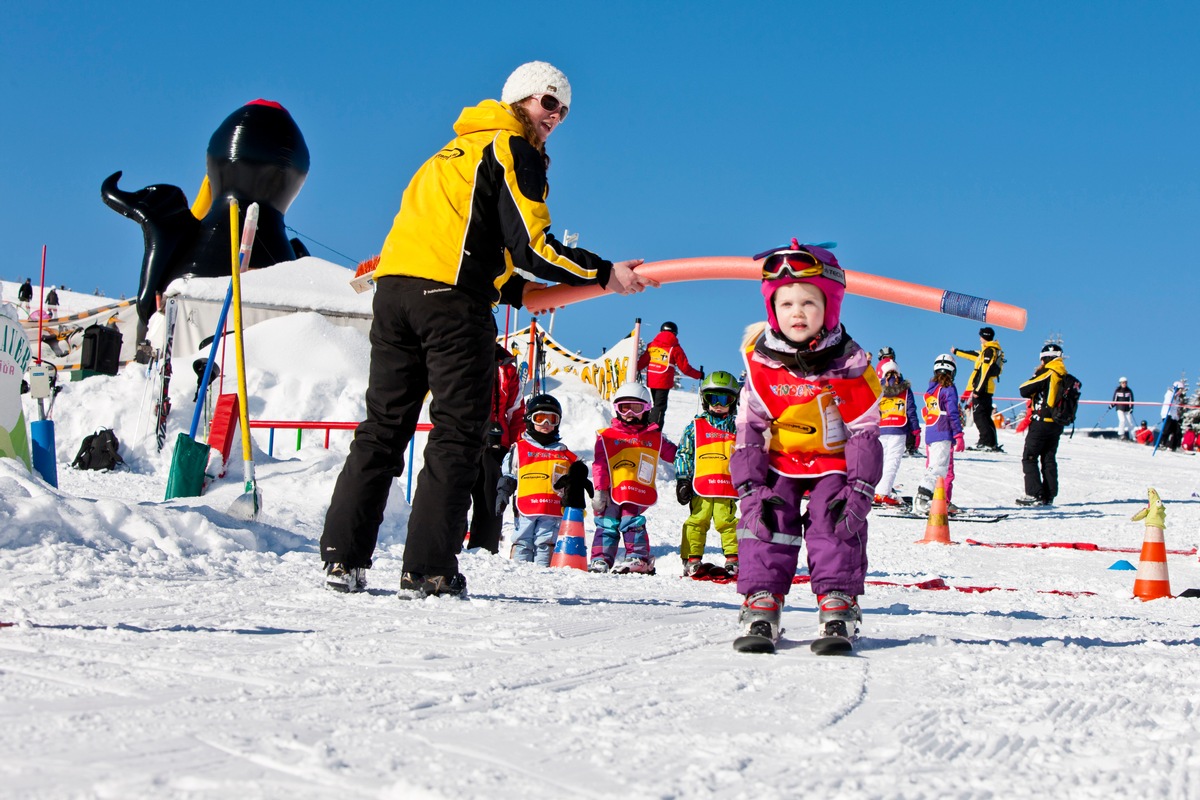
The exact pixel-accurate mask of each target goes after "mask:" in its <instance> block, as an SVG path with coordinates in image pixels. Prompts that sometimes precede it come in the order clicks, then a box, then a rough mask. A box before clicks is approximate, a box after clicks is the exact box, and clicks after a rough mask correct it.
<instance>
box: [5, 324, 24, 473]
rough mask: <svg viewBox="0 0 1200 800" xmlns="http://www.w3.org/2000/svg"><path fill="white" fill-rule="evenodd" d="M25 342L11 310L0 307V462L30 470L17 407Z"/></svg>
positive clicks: (20, 405) (21, 408)
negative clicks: (9, 461) (13, 461)
mask: <svg viewBox="0 0 1200 800" xmlns="http://www.w3.org/2000/svg"><path fill="white" fill-rule="evenodd" d="M30 356H31V351H30V350H29V338H28V337H27V336H26V335H25V331H23V330H22V329H21V323H20V322H19V321H18V320H17V314H16V311H15V309H13V307H12V306H11V305H10V304H8V303H5V304H4V305H3V306H0V458H15V459H17V460H18V461H20V462H21V463H23V464H24V465H25V468H26V469H32V465H31V462H30V458H29V431H28V429H27V428H26V427H25V409H24V407H23V406H22V404H21V380H22V379H23V378H24V376H25V368H26V367H27V366H29V358H30Z"/></svg>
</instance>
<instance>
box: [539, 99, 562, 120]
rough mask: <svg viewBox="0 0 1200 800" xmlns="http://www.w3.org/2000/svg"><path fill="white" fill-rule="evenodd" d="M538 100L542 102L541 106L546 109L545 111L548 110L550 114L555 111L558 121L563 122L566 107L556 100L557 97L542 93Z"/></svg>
mask: <svg viewBox="0 0 1200 800" xmlns="http://www.w3.org/2000/svg"><path fill="white" fill-rule="evenodd" d="M538 102H539V103H541V104H542V108H544V109H546V111H548V112H550V113H551V114H553V113H554V112H555V111H557V112H558V120H559V122H563V121H565V120H566V119H567V107H566V106H564V105H563V104H562V103H560V102H558V98H557V97H555V96H554V95H552V94H544V95H542V96H541V97H539V98H538Z"/></svg>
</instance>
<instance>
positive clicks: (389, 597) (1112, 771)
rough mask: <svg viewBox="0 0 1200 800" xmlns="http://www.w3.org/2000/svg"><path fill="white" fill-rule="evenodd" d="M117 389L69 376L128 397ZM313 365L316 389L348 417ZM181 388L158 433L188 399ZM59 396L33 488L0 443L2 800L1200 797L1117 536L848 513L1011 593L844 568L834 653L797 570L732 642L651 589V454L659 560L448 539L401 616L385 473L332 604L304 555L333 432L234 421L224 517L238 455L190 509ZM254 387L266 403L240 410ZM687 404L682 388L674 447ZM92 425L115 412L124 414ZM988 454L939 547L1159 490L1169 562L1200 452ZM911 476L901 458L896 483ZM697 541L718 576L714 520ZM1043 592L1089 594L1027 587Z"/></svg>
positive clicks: (1190, 661)
mask: <svg viewBox="0 0 1200 800" xmlns="http://www.w3.org/2000/svg"><path fill="white" fill-rule="evenodd" d="M307 324H310V325H318V324H319V323H317V322H311V321H310V322H309V323H307ZM268 325H270V323H263V324H262V325H260V326H256V327H255V328H254V329H251V330H250V331H248V336H250V335H251V334H255V333H260V334H261V333H263V331H262V330H261V329H262V328H264V327H265V326H268ZM288 335H289V337H294V336H295V333H294V331H289V333H288ZM310 338H311V337H310ZM180 372H181V373H182V370H181V371H180ZM135 378H136V376H130V375H125V374H123V375H122V376H118V377H116V378H112V379H107V378H93V379H89V382H91V381H98V382H99V383H97V384H96V386H95V389H96V394H97V396H105V395H106V393H107V394H108V395H111V396H112V397H113V398H114V401H113V402H114V403H115V402H116V401H117V399H119V398H120V397H122V396H125V397H134V398H135V400H134V401H132V402H133V403H134V404H136V402H137V401H136V398H137V397H139V396H140V391H141V385H140V384H139V383H138V381H137V380H136V379H135ZM142 380H144V376H143V378H142ZM263 383H274V384H275V385H278V386H280V387H287V388H281V389H279V391H280V392H287V393H295V391H296V387H295V386H294V385H293V383H294V382H289V381H285V380H275V381H270V380H264V381H263ZM334 383H335V384H336V385H331V386H328V387H326V386H325V385H324V384H318V385H315V386H312V387H308V388H307V389H306V390H307V391H309V392H310V394H314V395H315V396H316V399H315V400H314V399H312V398H310V400H309V401H310V402H316V401H317V400H319V399H320V397H321V396H322V392H325V393H328V394H329V395H330V396H331V397H336V398H338V399H337V400H332V399H331V400H330V401H329V402H330V403H336V402H345V400H344V397H343V395H344V393H345V392H346V391H349V390H347V389H346V387H345V386H344V383H345V381H344V380H342V379H340V378H339V379H337V381H335V382H334ZM175 388H178V391H179V392H180V394H179V396H178V397H176V398H175V400H176V410H175V412H174V413H173V417H172V420H173V425H176V426H178V425H180V424H183V423H180V422H179V420H180V419H184V420H186V418H188V417H190V393H191V390H192V388H194V387H193V386H191V385H188V381H186V380H179V381H173V389H175ZM353 391H356V392H358V393H359V394H361V386H359V387H354V388H353ZM557 391H559V392H567V391H568V390H565V389H560V390H557ZM68 399H69V398H68V397H67V396H66V395H64V396H63V398H61V399H60V401H59V402H60V404H61V405H60V418H59V420H58V442H59V460H60V472H59V480H60V486H61V489H60V490H52V489H49V488H47V487H46V486H45V485H44V484H42V483H40V482H37V481H34V480H31V479H30V478H29V477H28V476H27V475H26V474H25V473H24V470H23V469H21V468H20V467H18V466H16V465H15V464H14V463H13V462H11V461H0V573H2V574H3V575H4V581H3V582H2V583H0V620H3V621H5V622H16V623H17V624H16V625H15V626H14V627H8V628H4V629H2V630H0V686H3V688H4V691H3V693H2V694H0V751H2V752H4V753H5V754H6V758H4V759H2V760H0V796H6V797H7V796H11V797H97V798H110V797H111V798H117V797H121V798H124V797H189V798H190V797H225V796H230V795H234V794H236V795H238V796H247V797H268V798H289V799H291V798H300V797H328V796H329V795H330V794H331V793H334V794H339V795H353V796H364V797H380V798H418V800H420V799H421V798H447V799H449V798H455V799H457V798H541V797H546V798H562V797H580V798H609V797H621V798H623V799H624V798H631V799H636V798H661V799H663V800H666V799H669V798H722V799H726V798H727V799H728V800H739V799H741V798H746V799H747V800H750V799H753V800H769V799H770V798H791V797H796V796H800V795H810V796H812V797H821V798H863V797H867V798H906V799H907V798H938V799H939V800H945V799H947V798H954V799H957V798H964V799H965V798H1008V797H1041V796H1047V797H1066V798H1113V797H1131V798H1132V797H1164V798H1192V797H1197V796H1200V752H1198V751H1197V745H1196V742H1197V741H1198V740H1200V739H1198V736H1197V734H1198V733H1200V723H1198V722H1197V720H1198V719H1200V714H1198V713H1197V712H1198V711H1200V678H1198V677H1197V670H1196V669H1195V664H1196V661H1197V654H1198V651H1200V632H1198V631H1197V628H1196V619H1197V612H1198V611H1200V604H1194V603H1191V602H1190V601H1188V600H1184V599H1177V600H1159V601H1155V602H1152V603H1142V602H1140V601H1137V600H1133V599H1131V598H1130V590H1131V587H1132V583H1133V578H1134V573H1133V572H1128V571H1125V572H1122V571H1112V570H1109V569H1108V567H1109V566H1110V565H1111V564H1112V563H1113V562H1114V561H1116V560H1118V559H1120V558H1122V557H1123V556H1122V555H1121V554H1114V553H1103V552H1082V551H1067V550H1022V549H995V548H983V547H969V546H966V545H962V544H959V545H956V546H952V547H941V546H932V545H917V544H914V542H915V541H916V540H918V539H920V538H921V537H922V535H923V531H924V526H923V523H922V522H921V521H913V520H905V519H893V518H882V517H874V518H872V520H871V545H870V555H871V574H870V576H869V578H870V579H873V580H883V581H892V582H896V583H915V582H918V581H923V580H928V579H931V578H935V577H936V578H942V579H943V580H945V581H946V583H947V584H949V585H951V586H999V587H1004V588H1006V589H1014V590H1015V591H1004V590H998V591H991V592H986V593H963V592H958V591H953V590H950V591H923V590H918V589H911V588H903V587H899V586H871V587H869V588H868V592H867V594H866V595H865V596H864V598H863V609H864V615H865V617H864V625H863V631H862V634H863V636H862V639H861V640H860V643H859V647H858V649H857V651H856V653H855V654H854V655H852V656H849V657H825V658H820V657H816V656H813V655H812V654H811V653H810V652H809V649H808V643H809V642H810V641H811V639H812V637H813V635H814V634H815V628H816V608H815V601H814V599H813V597H812V595H811V594H810V592H809V589H808V587H807V586H804V585H797V586H795V587H793V592H792V593H791V595H790V596H789V598H788V600H787V604H786V607H785V611H784V619H783V624H784V628H785V633H784V639H783V641H782V642H781V646H780V650H779V652H778V653H777V654H776V655H774V656H752V655H744V654H737V653H734V652H733V650H732V648H731V646H730V643H731V641H732V638H733V636H734V635H735V628H736V617H737V608H738V605H739V603H740V597H739V595H737V593H736V590H735V587H734V586H733V585H722V584H715V583H711V582H700V581H691V580H685V579H681V578H679V577H678V574H679V568H680V563H679V559H678V555H677V550H676V548H677V547H678V541H679V530H680V525H681V524H682V522H683V519H684V516H685V514H684V510H683V509H682V508H681V507H680V506H678V505H676V504H675V503H674V500H673V497H674V481H673V474H672V471H671V470H670V469H664V470H662V471H661V472H660V479H661V480H660V484H659V491H660V495H661V496H662V498H663V499H662V502H661V503H660V504H659V505H658V506H656V507H655V508H654V509H652V510H651V512H650V514H649V518H650V531H651V536H652V544H653V548H654V553H655V554H656V555H657V557H658V574H657V575H655V576H637V575H629V576H614V575H590V574H586V573H580V572H575V571H568V570H552V571H547V570H542V569H538V568H535V567H533V566H532V565H524V564H514V563H512V562H510V561H508V560H507V559H504V558H499V557H494V556H490V555H488V554H486V553H468V554H465V555H464V556H463V557H462V568H463V572H464V573H466V575H467V576H468V580H469V589H470V597H469V598H468V599H466V600H461V599H443V598H432V599H425V600H413V601H406V602H401V601H399V600H397V598H396V594H395V589H396V587H397V586H398V584H399V578H400V557H401V553H402V550H403V540H404V528H405V523H406V520H407V506H406V504H405V502H404V499H403V497H404V493H403V479H402V480H401V481H400V482H398V483H397V487H396V489H395V491H394V492H393V497H392V500H391V503H390V505H389V508H388V516H387V520H386V521H385V524H384V527H383V529H382V531H381V539H380V549H379V551H378V553H377V561H376V565H375V568H374V569H372V570H371V571H370V573H369V579H370V582H371V585H370V591H369V592H367V593H364V594H360V595H339V594H335V593H333V592H328V591H326V590H324V589H323V588H322V587H321V578H320V573H319V569H318V563H317V562H318V557H317V555H316V541H317V539H318V537H319V535H320V529H321V524H322V521H323V515H324V508H325V505H326V503H327V502H328V497H329V495H330V493H331V491H332V486H333V482H334V480H335V479H336V477H337V474H338V472H339V470H340V467H341V462H342V459H343V458H344V454H345V448H346V443H347V442H348V435H347V436H344V437H342V438H340V439H339V438H337V437H336V436H335V438H334V443H333V449H331V450H330V451H325V450H323V449H320V448H319V447H318V446H315V445H314V446H310V447H307V448H306V449H304V450H301V451H299V452H298V453H297V452H294V451H292V450H291V445H289V446H287V447H281V446H280V444H279V440H278V439H277V441H276V452H275V456H274V458H268V457H267V456H266V455H265V452H263V450H262V449H259V448H265V444H264V440H263V439H261V438H259V436H260V434H259V433H258V432H256V434H255V436H256V439H255V441H256V462H257V474H258V483H259V486H260V487H261V488H262V490H263V494H264V510H263V515H262V517H261V518H260V519H259V520H258V521H255V522H251V523H243V522H239V521H237V520H234V519H233V518H231V517H230V516H228V515H227V514H226V513H225V509H227V508H228V507H229V504H230V503H231V502H232V501H233V500H234V498H236V497H237V496H238V495H239V494H240V493H241V492H242V491H243V486H242V482H241V478H240V469H239V466H240V465H237V464H236V463H235V464H232V465H231V467H230V474H227V475H226V477H225V478H223V479H221V480H219V481H217V482H216V483H215V484H214V485H213V487H212V488H211V489H210V490H209V492H208V493H207V494H206V495H205V496H204V497H203V498H193V499H186V500H173V501H169V502H163V501H161V499H160V498H161V496H162V491H163V487H164V486H165V477H166V469H167V466H168V465H169V448H168V452H166V453H163V454H158V453H155V452H154V450H153V444H152V442H153V437H152V436H150V437H149V440H148V441H147V440H145V439H143V440H142V441H140V442H139V441H132V440H133V439H135V438H136V437H133V436H131V437H130V438H131V441H130V442H129V443H128V452H127V454H126V457H127V460H128V461H129V462H130V465H131V469H130V470H127V471H119V472H116V473H111V474H107V473H86V472H85V473H80V472H76V471H73V470H69V469H67V468H66V467H65V464H64V463H63V460H64V459H66V461H69V460H70V458H71V457H72V456H73V455H74V452H73V451H74V448H75V447H76V446H77V443H78V441H79V439H80V438H82V435H83V434H84V433H87V432H90V429H91V428H93V427H94V426H95V417H96V413H95V411H94V409H93V411H92V413H91V415H90V416H86V417H85V415H84V413H83V411H82V410H74V411H73V410H72V406H71V404H70V403H69V402H67V400H68ZM572 400H573V401H574V402H573V407H575V408H582V409H587V408H589V407H590V408H595V409H597V412H596V415H593V416H591V417H587V418H584V419H580V420H578V421H574V422H571V423H570V428H569V429H568V430H566V431H565V434H566V437H565V438H566V439H567V440H568V442H569V443H571V444H572V446H573V447H576V448H577V449H582V448H583V447H584V445H585V443H586V442H587V441H589V439H590V436H591V435H592V434H591V433H590V432H591V431H594V430H595V428H596V427H597V426H598V424H599V423H600V422H602V419H600V418H599V417H598V414H599V411H598V409H599V408H600V404H599V402H598V401H594V400H591V399H589V398H588V397H587V396H586V395H584V394H583V393H582V392H580V393H579V395H578V397H573V398H572ZM276 402H282V401H281V400H280V398H279V396H278V395H277V394H273V393H271V392H266V396H265V397H264V398H263V403H264V407H265V410H263V411H256V415H258V414H260V413H261V414H264V415H266V416H271V414H272V404H273V403H276ZM694 407H695V400H694V395H689V394H686V393H683V392H676V393H675V397H674V398H673V400H672V405H671V409H670V413H669V416H668V425H667V432H668V434H669V435H670V436H671V437H672V438H677V437H678V435H679V432H680V431H681V430H682V428H683V426H684V424H685V423H686V421H687V420H688V419H689V418H690V415H691V413H692V411H693V410H694ZM101 408H102V409H103V408H104V407H103V406H102V407H101ZM102 413H104V412H103V411H102ZM111 413H112V416H113V418H114V419H117V420H123V422H122V423H121V424H122V425H124V426H127V427H128V428H129V429H130V430H132V426H133V423H134V419H133V417H132V416H128V415H129V414H131V413H132V412H129V411H128V410H127V409H120V408H117V407H115V406H114V409H113V410H112V412H111ZM147 413H148V412H147ZM581 414H582V415H583V416H586V414H583V412H581ZM278 415H279V416H286V415H285V414H278ZM175 433H176V430H175V429H172V430H171V431H170V435H169V439H171V440H173V439H174V435H175ZM969 436H970V434H969ZM284 438H286V437H284ZM1001 441H1002V442H1003V443H1004V444H1005V445H1006V446H1007V449H1008V450H1009V451H1010V453H1009V454H998V455H996V454H976V453H966V454H962V455H961V456H960V457H959V459H958V463H957V465H956V466H957V472H958V479H957V484H956V486H955V494H954V500H955V502H956V503H958V504H960V505H963V506H965V507H971V508H978V509H985V510H997V511H1001V512H1010V513H1011V514H1012V517H1011V518H1010V519H1009V520H1005V521H1003V522H1001V523H998V524H997V525H989V526H965V525H963V526H955V525H954V522H953V519H951V523H950V525H951V535H952V537H953V538H954V539H955V540H956V541H962V540H963V539H965V538H967V537H968V536H970V537H973V538H978V539H981V540H986V541H1029V542H1039V541H1090V542H1095V543H1097V544H1102V545H1107V546H1124V547H1137V546H1138V545H1140V543H1141V537H1142V532H1143V528H1142V526H1141V524H1140V523H1134V522H1130V521H1129V517H1130V515H1131V514H1132V513H1133V512H1134V511H1136V510H1137V509H1139V508H1141V507H1142V506H1143V505H1144V504H1145V490H1146V487H1147V486H1151V485H1153V486H1155V487H1157V488H1158V489H1159V490H1160V492H1162V493H1163V497H1164V500H1165V502H1166V505H1167V513H1168V528H1167V532H1166V539H1167V543H1168V547H1171V548H1184V547H1194V546H1196V544H1197V540H1198V538H1200V537H1198V536H1197V533H1196V531H1197V530H1198V529H1200V499H1197V498H1193V497H1191V492H1192V491H1193V490H1194V489H1195V488H1196V486H1197V485H1200V482H1198V481H1197V480H1196V468H1197V466H1200V460H1193V459H1192V458H1191V457H1190V456H1184V455H1182V454H1170V453H1161V454H1159V455H1158V456H1157V457H1155V458H1153V459H1151V457H1150V453H1149V450H1148V448H1135V447H1132V446H1122V445H1119V444H1116V443H1112V442H1103V441H1096V440H1088V439H1085V438H1084V437H1083V435H1082V432H1080V433H1079V434H1077V435H1076V437H1075V438H1074V439H1071V440H1067V439H1064V441H1063V444H1062V447H1061V449H1060V455H1059V462H1060V474H1061V476H1062V484H1063V489H1062V495H1061V496H1060V498H1059V500H1060V503H1059V504H1058V505H1056V506H1054V507H1053V508H1050V509H1037V510H1034V509H1019V508H1016V507H1015V506H1013V504H1012V499H1013V498H1014V497H1015V496H1016V495H1017V494H1020V487H1021V479H1020V464H1019V457H1018V456H1016V455H1013V453H1018V452H1019V450H1020V445H1021V441H1020V439H1019V438H1018V437H1015V436H1012V435H1008V434H1004V435H1002V438H1001ZM123 444H124V441H123ZM67 451H70V452H67ZM418 466H419V457H418ZM922 468H923V462H922V461H920V460H917V459H906V460H905V462H904V464H903V466H902V468H901V473H900V482H901V483H902V484H904V485H906V486H908V487H910V488H911V487H914V486H915V485H916V482H917V480H918V478H919V475H920V471H921V469H922ZM585 527H586V528H587V529H588V536H589V541H590V535H591V524H590V520H589V522H588V523H587V524H586V525H585ZM981 528H982V530H981ZM505 530H506V534H510V533H511V522H509V523H507V524H506V528H505ZM707 556H708V558H709V560H713V561H717V562H719V561H720V553H719V547H718V546H717V537H716V535H715V533H714V534H710V538H709V548H708V553H707ZM1127 558H1128V560H1130V561H1132V562H1133V563H1134V564H1135V565H1136V562H1137V556H1136V554H1132V555H1129V556H1128V557H1127ZM1169 565H1170V574H1171V579H1172V587H1173V588H1174V590H1175V591H1176V592H1177V593H1178V592H1180V591H1182V590H1183V589H1185V588H1187V587H1189V586H1197V585H1200V562H1198V561H1197V559H1196V557H1195V556H1191V557H1176V556H1172V557H1170V559H1169ZM1053 589H1060V590H1073V591H1087V592H1093V593H1094V594H1093V595H1091V596H1079V597H1069V596H1063V595H1054V594H1042V593H1039V590H1053Z"/></svg>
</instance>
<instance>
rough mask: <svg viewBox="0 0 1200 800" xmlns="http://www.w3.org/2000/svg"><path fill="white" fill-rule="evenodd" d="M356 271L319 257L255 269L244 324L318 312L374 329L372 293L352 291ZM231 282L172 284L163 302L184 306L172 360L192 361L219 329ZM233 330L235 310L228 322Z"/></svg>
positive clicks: (244, 281)
mask: <svg viewBox="0 0 1200 800" xmlns="http://www.w3.org/2000/svg"><path fill="white" fill-rule="evenodd" d="M353 277H354V270H353V269H348V268H346V267H340V266H338V265H337V264H331V263H330V262H328V261H323V260H322V259H319V258H313V257H306V258H301V259H298V260H296V261H287V262H284V263H282V264H275V265H274V266H270V267H264V268H263V269H255V270H250V271H248V272H245V273H243V274H242V277H241V294H242V325H243V327H246V328H249V327H251V326H252V325H256V324H258V323H259V322H263V321H265V320H268V319H272V318H274V317H281V316H284V315H286V314H294V313H296V312H300V311H312V312H316V313H318V314H320V315H321V316H323V317H325V318H326V319H327V320H329V321H330V322H332V323H333V324H335V325H344V326H346V327H351V328H357V329H359V330H361V331H369V330H370V329H371V301H372V299H373V297H374V295H373V294H372V293H371V292H365V293H362V294H359V293H358V292H356V291H354V289H353V288H352V287H351V286H350V280H351V279H352V278H353ZM229 284H230V278H226V277H221V278H180V279H178V280H175V281H172V282H171V285H170V286H168V287H167V290H166V291H165V292H164V293H163V300H164V301H170V300H172V299H173V300H175V301H176V303H177V304H178V306H177V310H176V320H175V337H174V341H173V342H172V347H171V356H172V358H174V357H177V356H179V357H192V356H194V355H196V354H197V353H198V351H199V350H200V343H201V342H202V341H204V340H205V339H207V338H208V337H209V336H212V335H213V333H215V332H216V330H217V321H218V320H219V318H220V315H221V306H222V305H223V304H224V302H225V295H226V293H227V292H228V290H229ZM225 329H226V330H227V331H230V332H232V331H233V311H232V309H231V310H230V312H229V315H228V317H227V319H226V321H225Z"/></svg>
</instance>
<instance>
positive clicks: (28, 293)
mask: <svg viewBox="0 0 1200 800" xmlns="http://www.w3.org/2000/svg"><path fill="white" fill-rule="evenodd" d="M17 302H19V303H20V304H21V305H23V306H24V307H25V310H26V311H28V310H29V304H30V303H31V302H33V279H32V278H26V279H25V282H24V283H22V284H21V285H20V286H18V287H17Z"/></svg>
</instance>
